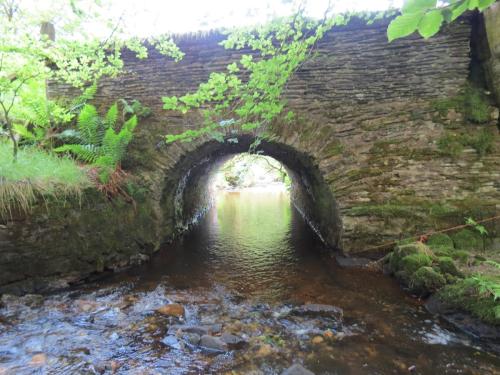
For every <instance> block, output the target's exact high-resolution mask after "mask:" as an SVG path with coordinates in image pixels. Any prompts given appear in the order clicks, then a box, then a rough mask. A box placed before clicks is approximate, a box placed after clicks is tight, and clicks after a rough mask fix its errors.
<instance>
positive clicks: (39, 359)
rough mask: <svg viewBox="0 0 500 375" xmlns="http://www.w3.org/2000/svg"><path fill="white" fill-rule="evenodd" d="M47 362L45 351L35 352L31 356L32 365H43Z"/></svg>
mask: <svg viewBox="0 0 500 375" xmlns="http://www.w3.org/2000/svg"><path fill="white" fill-rule="evenodd" d="M46 363H47V356H46V355H45V354H43V353H39V354H35V355H34V356H33V357H31V361H30V366H33V367H41V366H44V365H45V364H46Z"/></svg>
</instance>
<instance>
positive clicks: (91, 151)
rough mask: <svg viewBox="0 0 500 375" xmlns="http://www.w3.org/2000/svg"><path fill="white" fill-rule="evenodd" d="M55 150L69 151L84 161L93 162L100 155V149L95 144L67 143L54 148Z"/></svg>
mask: <svg viewBox="0 0 500 375" xmlns="http://www.w3.org/2000/svg"><path fill="white" fill-rule="evenodd" d="M54 151H55V152H70V153H72V154H73V155H74V156H75V157H76V158H77V159H79V160H81V161H83V162H85V163H94V162H95V161H96V160H97V158H98V157H99V155H100V150H99V148H98V147H96V146H95V145H78V144H68V145H63V146H61V147H57V148H55V149H54Z"/></svg>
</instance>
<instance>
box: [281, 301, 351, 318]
mask: <svg viewBox="0 0 500 375" xmlns="http://www.w3.org/2000/svg"><path fill="white" fill-rule="evenodd" d="M291 314H293V315H299V316H322V317H327V318H335V319H338V320H341V319H342V315H343V312H342V309H341V308H339V307H336V306H331V305H322V304H316V303H308V304H305V305H302V306H298V307H294V308H293V309H292V310H291Z"/></svg>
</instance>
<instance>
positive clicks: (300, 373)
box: [281, 363, 314, 375]
mask: <svg viewBox="0 0 500 375" xmlns="http://www.w3.org/2000/svg"><path fill="white" fill-rule="evenodd" d="M281 375H314V372H312V371H309V370H308V369H306V368H305V367H304V366H302V365H299V364H298V363H296V364H295V365H293V366H291V367H289V368H287V369H286V370H285V371H283V372H282V373H281Z"/></svg>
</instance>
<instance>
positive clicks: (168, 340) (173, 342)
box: [161, 335, 181, 349]
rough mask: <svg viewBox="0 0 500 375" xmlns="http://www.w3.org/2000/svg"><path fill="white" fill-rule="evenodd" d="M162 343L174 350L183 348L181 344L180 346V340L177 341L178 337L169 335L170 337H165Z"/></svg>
mask: <svg viewBox="0 0 500 375" xmlns="http://www.w3.org/2000/svg"><path fill="white" fill-rule="evenodd" d="M161 342H162V343H163V344H165V345H166V346H168V347H170V348H172V349H180V348H181V344H180V342H179V340H178V339H177V337H175V336H173V335H169V336H166V337H164V338H163V340H161Z"/></svg>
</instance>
